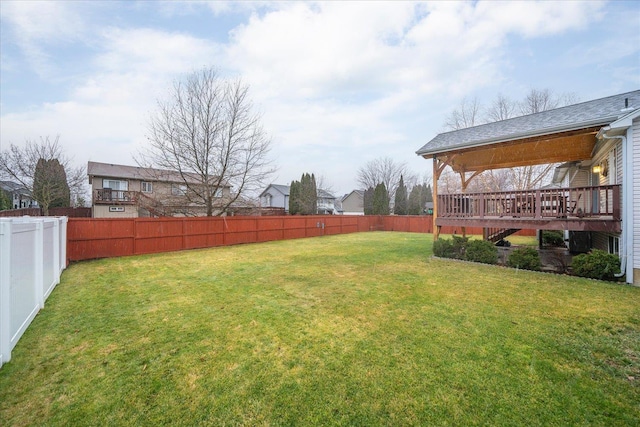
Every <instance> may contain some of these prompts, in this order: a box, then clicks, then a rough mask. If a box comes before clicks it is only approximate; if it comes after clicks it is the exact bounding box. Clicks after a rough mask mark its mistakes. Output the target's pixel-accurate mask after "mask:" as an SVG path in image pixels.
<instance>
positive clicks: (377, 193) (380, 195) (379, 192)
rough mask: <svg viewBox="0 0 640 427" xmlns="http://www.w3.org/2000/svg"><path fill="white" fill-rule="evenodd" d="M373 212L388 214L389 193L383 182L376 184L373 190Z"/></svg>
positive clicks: (375, 213)
mask: <svg viewBox="0 0 640 427" xmlns="http://www.w3.org/2000/svg"><path fill="white" fill-rule="evenodd" d="M373 214H374V215H389V193H387V188H386V187H385V186H384V184H383V183H380V184H378V185H376V188H375V190H373Z"/></svg>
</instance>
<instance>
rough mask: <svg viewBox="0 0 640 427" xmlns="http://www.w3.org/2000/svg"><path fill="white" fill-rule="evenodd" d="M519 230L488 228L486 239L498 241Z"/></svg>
mask: <svg viewBox="0 0 640 427" xmlns="http://www.w3.org/2000/svg"><path fill="white" fill-rule="evenodd" d="M518 231H520V229H519V228H487V229H486V234H485V235H486V237H485V240H488V241H490V242H493V243H496V242H498V241H500V240H502V239H504V238H505V237H507V236H511V235H512V234H513V233H516V232H518Z"/></svg>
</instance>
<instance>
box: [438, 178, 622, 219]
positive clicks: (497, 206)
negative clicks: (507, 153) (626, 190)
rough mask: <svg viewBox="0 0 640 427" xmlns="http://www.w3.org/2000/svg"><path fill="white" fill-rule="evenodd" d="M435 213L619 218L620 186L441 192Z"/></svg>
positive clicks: (494, 216)
mask: <svg viewBox="0 0 640 427" xmlns="http://www.w3.org/2000/svg"><path fill="white" fill-rule="evenodd" d="M438 216H439V217H450V218H451V217H453V218H485V217H492V218H496V217H498V218H532V219H552V218H563V219H564V218H570V217H574V218H591V217H595V218H600V217H610V218H611V219H613V220H620V186H619V185H604V186H596V187H574V188H545V189H538V190H526V191H500V192H490V193H466V194H440V195H438Z"/></svg>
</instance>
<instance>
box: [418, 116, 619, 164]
mask: <svg viewBox="0 0 640 427" xmlns="http://www.w3.org/2000/svg"><path fill="white" fill-rule="evenodd" d="M617 119H618V116H614V117H607V118H603V119H598V120H591V121H588V122H583V123H578V124H572V125H571V126H557V127H553V128H547V129H542V130H540V131H539V132H523V133H519V134H513V135H509V136H505V137H502V138H499V139H495V138H489V139H485V140H480V141H473V142H471V143H466V144H461V145H457V146H455V147H448V148H437V149H433V150H422V149H420V150H418V151H416V154H417V155H418V156H422V157H424V156H426V155H434V154H441V153H447V152H451V151H458V150H462V149H468V148H476V147H482V146H485V145H493V144H500V143H503V142H510V141H517V140H519V139H525V138H535V137H539V136H544V135H550V134H554V133H559V132H571V131H574V130H579V129H585V128H589V127H593V126H605V125H608V124H609V123H612V122H613V121H615V120H617Z"/></svg>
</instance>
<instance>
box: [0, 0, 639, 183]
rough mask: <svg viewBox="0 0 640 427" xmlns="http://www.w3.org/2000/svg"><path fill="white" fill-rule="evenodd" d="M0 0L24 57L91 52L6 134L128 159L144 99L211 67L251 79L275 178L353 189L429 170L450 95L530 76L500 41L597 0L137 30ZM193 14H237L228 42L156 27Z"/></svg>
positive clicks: (587, 17) (375, 6) (563, 21)
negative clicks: (377, 172)
mask: <svg viewBox="0 0 640 427" xmlns="http://www.w3.org/2000/svg"><path fill="white" fill-rule="evenodd" d="M7 4H9V5H10V7H6V5H5V3H3V6H2V11H3V12H2V20H3V25H4V24H5V22H9V23H10V26H11V33H10V34H11V36H12V37H15V40H16V41H15V43H16V44H17V45H19V46H20V47H21V48H22V49H23V51H24V52H25V54H26V55H28V56H29V57H30V58H31V60H32V66H33V67H35V66H36V65H37V64H40V65H45V66H46V65H49V64H55V65H56V66H57V67H60V68H61V71H67V70H63V69H62V68H63V66H64V65H65V64H63V63H57V62H55V61H56V57H55V50H54V49H53V47H54V46H55V45H57V44H65V45H66V46H68V45H71V46H72V47H73V46H76V45H74V43H75V44H77V46H78V47H80V49H82V48H87V46H88V48H87V49H85V50H87V51H90V54H89V55H87V56H86V57H85V58H84V59H85V60H84V61H83V64H84V67H83V68H80V69H78V70H69V75H72V76H78V77H73V79H72V82H73V86H72V87H71V89H70V90H69V91H68V94H67V96H66V97H62V98H61V99H59V100H58V101H57V102H50V103H46V104H44V103H43V104H42V106H41V107H40V108H36V109H34V110H31V111H28V112H23V113H17V112H14V111H11V109H10V108H8V109H7V108H6V107H5V105H4V103H3V113H4V114H3V116H2V127H1V132H2V135H1V139H2V141H3V143H4V141H10V142H14V143H20V142H21V141H23V140H24V138H34V137H36V138H37V136H39V135H40V134H45V135H46V134H50V135H55V134H57V133H60V134H61V136H62V142H63V143H64V144H65V147H67V150H68V151H69V152H70V154H73V155H74V156H75V157H76V159H79V160H81V161H82V162H85V161H86V160H89V159H91V160H104V161H111V162H119V163H128V164H130V163H131V162H132V159H131V154H132V153H134V152H136V151H137V147H138V146H139V145H140V144H142V143H143V142H144V134H145V129H146V123H147V118H148V115H149V113H150V112H151V111H153V110H154V107H155V100H156V99H157V98H159V97H162V96H164V95H165V94H166V93H167V89H168V88H169V87H170V85H171V83H172V81H173V80H174V79H175V78H176V77H178V76H179V75H180V74H182V73H185V72H189V71H192V70H194V69H198V68H201V67H208V66H212V65H213V66H219V67H220V68H221V69H222V71H223V72H224V73H226V74H229V75H240V76H242V77H243V79H244V80H245V81H246V82H247V83H249V84H250V85H251V96H252V98H253V99H254V101H255V104H256V106H257V107H258V108H259V109H260V110H262V111H263V112H264V125H265V127H266V128H267V130H268V131H269V132H270V134H271V135H272V137H273V140H274V155H275V156H277V157H278V158H277V163H279V164H280V166H281V170H280V181H281V182H282V183H286V182H289V181H290V180H291V179H298V178H299V176H300V174H301V173H302V172H307V171H308V172H316V173H318V174H323V175H325V176H326V178H327V180H328V181H329V182H332V183H333V184H334V185H335V184H337V185H336V187H337V190H338V191H340V192H346V191H348V190H350V189H351V187H352V186H353V185H355V183H354V179H355V172H356V170H357V168H358V167H359V166H360V165H361V164H364V163H365V162H366V161H367V160H370V159H372V158H375V157H379V156H386V155H392V156H393V157H394V158H397V159H398V160H399V161H407V162H408V163H410V164H412V165H416V167H417V168H422V169H423V170H424V169H427V168H428V167H430V162H426V161H424V160H421V159H419V158H417V156H415V155H414V151H415V150H416V149H418V148H419V147H420V146H421V145H422V144H423V143H424V142H426V140H427V139H428V138H429V137H430V136H433V134H434V133H435V132H437V131H438V130H439V129H440V127H441V123H442V120H443V117H444V115H446V112H447V111H448V109H450V108H451V107H452V106H453V105H456V104H457V99H459V98H462V97H463V96H469V95H471V96H473V95H474V94H475V93H477V91H479V90H482V89H483V88H495V87H497V86H498V85H499V82H502V81H506V80H508V81H510V82H511V84H512V85H514V86H518V87H520V86H525V87H530V86H532V85H534V84H535V82H531V81H521V80H518V78H516V77H514V76H512V75H511V74H510V73H511V70H512V69H513V68H514V67H513V66H512V65H511V64H510V61H512V58H511V57H510V56H509V55H510V53H511V52H512V50H510V49H511V47H512V45H514V44H516V43H517V42H518V40H519V39H539V38H549V40H550V42H553V37H556V36H558V35H563V34H565V33H567V32H570V31H580V30H584V29H586V28H589V26H590V25H592V23H593V22H596V21H598V20H599V19H601V17H602V14H603V10H604V8H603V5H602V3H601V2H579V3H577V2H483V1H481V2H474V3H471V2H433V3H423V2H418V3H410V2H326V3H300V2H284V3H244V2H243V3H240V4H237V3H235V2H232V3H228V2H225V3H218V2H215V3H206V4H204V3H201V2H189V3H188V4H185V3H183V2H175V3H172V2H169V3H161V4H160V5H158V4H157V3H141V4H137V6H138V8H139V9H136V12H137V14H138V15H139V14H140V11H141V10H143V11H144V13H148V14H149V15H153V14H156V16H155V17H159V18H158V19H157V21H154V16H151V17H150V19H149V20H148V21H146V22H147V24H146V25H144V26H143V25H141V24H139V23H137V22H133V21H131V22H130V21H127V17H126V16H124V15H118V13H119V10H120V9H119V8H118V7H112V6H104V4H103V6H95V7H98V8H99V9H100V10H104V11H105V15H104V16H101V17H100V19H99V20H96V19H94V18H95V16H96V13H97V12H96V10H95V9H92V8H93V7H94V6H93V4H94V3H93V2H86V3H76V2H45V3H38V4H37V5H34V3H32V2H21V3H20V4H18V3H15V4H14V3H7ZM195 13H198V14H202V13H210V14H211V26H212V28H213V27H214V26H215V25H216V22H218V23H219V21H216V20H217V19H224V16H225V15H226V14H231V15H233V19H234V20H237V19H241V18H242V16H243V15H244V14H247V15H248V18H247V19H246V21H245V22H244V24H243V25H240V26H238V27H236V28H235V29H234V30H233V31H232V32H231V34H230V37H229V42H228V44H226V45H220V44H217V43H216V42H215V41H213V40H211V39H209V38H204V37H205V36H204V34H208V32H207V29H203V28H198V31H197V34H198V36H195V35H194V34H196V32H195V31H194V29H192V28H190V27H188V26H185V27H182V28H179V29H176V28H177V27H176V26H175V25H174V26H172V28H171V29H169V28H167V27H162V25H163V24H162V22H164V23H166V21H167V17H176V20H175V21H174V22H172V24H174V23H175V22H184V21H187V20H186V19H184V15H185V14H186V15H188V14H195ZM47 17H51V19H49V20H47V19H46V18H47ZM178 18H179V19H178ZM203 20H204V19H201V20H199V22H200V23H201V22H202V21H203ZM100 22H106V23H108V25H109V26H107V27H104V26H100ZM156 22H157V23H158V24H157V26H156V27H154V28H150V26H149V25H151V24H150V23H153V24H154V25H155V24H156ZM41 23H42V25H40V24H41ZM226 24H228V23H226ZM224 28H227V27H224ZM4 34H5V33H4V28H3V37H4ZM218 36H219V35H218ZM634 40H635V41H637V36H636V38H635V39H632V40H631V43H632V42H633V41H634ZM3 43H5V42H4V41H3ZM584 43H589V42H586V41H585V42H584ZM601 46H603V47H607V49H612V52H614V53H615V52H618V54H617V56H616V58H620V57H624V55H627V54H628V53H629V52H632V53H633V52H634V51H633V49H631V50H630V48H629V46H626V45H624V43H623V44H622V45H621V44H619V38H617V39H616V41H614V42H611V41H607V40H603V41H602V45H601ZM521 48H522V47H521ZM589 48H591V50H590V49H589ZM595 48H596V47H595V46H593V45H591V46H585V47H584V49H583V50H582V51H583V52H592V51H593V49H595ZM598 49H599V47H598ZM635 52H637V50H636V51H635ZM533 53H534V55H535V54H536V53H537V52H533ZM585 55H586V54H585ZM576 56H578V53H577V52H576ZM8 60H10V61H11V62H10V65H11V67H13V68H15V67H19V66H20V64H19V62H15V60H14V58H7V57H6V56H5V54H4V53H3V56H2V67H3V69H6V67H7V65H8V63H7V61H8ZM586 61H587V59H585V60H584V62H586ZM38 66H39V65H38ZM564 67H565V69H566V68H570V67H568V66H567V65H566V64H565V65H564ZM623 69H624V68H623V67H618V68H617V70H623ZM61 74H62V73H61ZM620 79H623V77H620ZM636 81H637V79H636ZM506 95H508V93H506ZM445 110H446V111H445Z"/></svg>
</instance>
